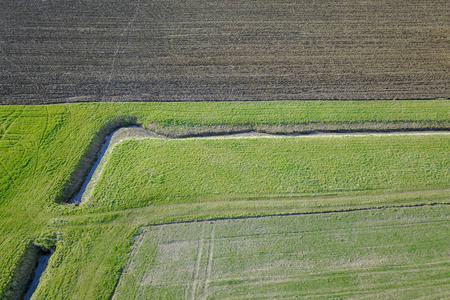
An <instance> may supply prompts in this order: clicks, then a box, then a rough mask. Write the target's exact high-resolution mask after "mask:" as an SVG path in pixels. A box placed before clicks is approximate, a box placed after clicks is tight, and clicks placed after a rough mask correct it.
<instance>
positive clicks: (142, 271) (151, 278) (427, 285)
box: [113, 206, 450, 299]
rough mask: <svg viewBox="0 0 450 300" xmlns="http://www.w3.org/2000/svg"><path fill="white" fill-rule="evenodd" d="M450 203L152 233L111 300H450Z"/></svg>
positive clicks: (147, 234)
mask: <svg viewBox="0 0 450 300" xmlns="http://www.w3.org/2000/svg"><path fill="white" fill-rule="evenodd" d="M449 215H450V207H448V206H445V207H420V208H408V209H405V208H402V209H385V210H376V211H359V212H351V213H349V212H346V213H332V214H317V215H303V216H282V217H266V218H258V219H241V220H222V221H214V222H198V223H189V224H172V225H162V226H152V227H148V228H144V231H143V234H142V235H141V236H139V238H138V239H137V242H136V244H135V246H134V249H133V251H132V253H131V255H130V260H129V263H128V265H127V267H126V268H125V270H124V274H123V275H122V277H121V279H120V282H119V284H118V287H117V289H116V293H115V296H114V297H113V299H275V298H276V299H285V298H287V299H291V298H302V299H303V298H308V299H310V298H314V299H317V298H319V299H341V298H352V299H353V298H358V299H359V298H364V299H367V298H383V299H416V298H420V297H424V298H440V299H444V298H448V297H449V296H450V291H449V289H448V286H449V285H450V278H449V276H448V275H449V267H450V261H449V255H448V250H449V242H448V231H449V229H450V227H449Z"/></svg>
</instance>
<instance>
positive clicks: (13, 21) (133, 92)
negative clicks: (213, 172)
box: [0, 0, 450, 104]
mask: <svg viewBox="0 0 450 300" xmlns="http://www.w3.org/2000/svg"><path fill="white" fill-rule="evenodd" d="M0 43H1V44H0V104H20V103H27V104H38V103H56V102H80V101H203V100H216V101H222V100H287V99H298V100H319V99H358V100H359V99H360V100H364V99H434V98H450V2H449V1H448V0H368V1H362V0H343V1H330V0H308V1H306V0H274V1H268V0H267V1H266V0H264V1H263V0H260V1H257V0H240V1H239V0H233V1H230V0H212V1H205V0H133V1H108V0H103V1H101V0H91V1H84V0H83V1H82V0H78V1H77V0H66V1H56V0H33V1H23V0H2V1H1V3H0Z"/></svg>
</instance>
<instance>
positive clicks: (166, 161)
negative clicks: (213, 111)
mask: <svg viewBox="0 0 450 300" xmlns="http://www.w3.org/2000/svg"><path fill="white" fill-rule="evenodd" d="M449 149H450V135H443V134H442V135H414V136H404V135H403V136H402V135H392V136H342V137H341V136H331V137H313V136H307V137H284V138H277V137H257V138H236V139H201V138H193V139H182V140H159V139H141V140H129V141H124V142H122V143H119V144H117V145H115V146H114V148H113V150H112V152H111V153H110V155H109V157H105V159H106V161H107V162H106V165H105V168H104V171H103V173H102V174H101V176H100V179H99V181H98V182H97V184H96V186H95V187H94V191H93V193H92V197H91V199H90V200H87V202H88V205H92V206H93V208H94V209H101V210H105V209H111V210H117V209H125V208H132V207H139V206H148V205H151V204H155V203H158V204H162V203H165V204H171V203H193V202H213V201H233V200H249V199H274V203H275V202H276V199H286V198H297V199H298V201H299V202H301V201H302V200H301V198H302V197H305V196H334V197H337V196H340V195H352V194H354V193H357V194H358V195H363V194H368V193H371V194H376V193H380V194H381V193H388V192H405V191H420V190H432V189H446V188H448V187H449V186H450V177H449V176H448V170H450V154H449V152H448V150H449ZM446 193H448V191H446ZM430 200H431V199H430ZM337 201H339V200H337ZM341 201H344V202H345V201H347V199H341ZM324 203H325V201H324ZM336 204H342V203H341V202H338V203H336ZM316 205H317V203H316ZM319 206H320V202H319Z"/></svg>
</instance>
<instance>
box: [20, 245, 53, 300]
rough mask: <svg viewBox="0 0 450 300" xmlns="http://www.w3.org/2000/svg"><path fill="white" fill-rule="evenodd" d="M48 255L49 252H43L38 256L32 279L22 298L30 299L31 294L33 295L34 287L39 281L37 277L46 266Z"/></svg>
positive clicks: (39, 276)
mask: <svg viewBox="0 0 450 300" xmlns="http://www.w3.org/2000/svg"><path fill="white" fill-rule="evenodd" d="M49 257H50V253H47V254H44V255H42V256H41V257H40V258H39V262H38V265H37V268H36V271H35V272H34V276H33V281H32V282H31V284H30V287H29V288H28V290H27V293H26V294H25V297H24V298H23V299H24V300H29V299H31V296H33V293H34V291H35V290H36V287H37V285H38V283H39V279H40V278H41V275H42V273H43V272H44V270H45V267H46V266H47V261H48V259H49Z"/></svg>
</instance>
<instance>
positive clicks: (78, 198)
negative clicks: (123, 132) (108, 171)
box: [69, 126, 137, 204]
mask: <svg viewBox="0 0 450 300" xmlns="http://www.w3.org/2000/svg"><path fill="white" fill-rule="evenodd" d="M134 127H137V126H130V128H134ZM122 128H126V127H121V128H118V129H116V130H114V131H113V132H111V134H110V135H109V136H108V137H107V139H106V141H105V143H104V144H103V146H102V148H101V149H100V153H99V154H98V157H97V160H96V161H95V163H94V165H93V166H92V168H91V170H90V171H89V174H88V176H87V177H86V179H85V180H84V182H83V185H82V186H81V189H80V191H79V192H78V193H77V194H76V195H75V197H73V198H72V200H70V201H69V203H71V204H72V203H80V202H81V198H82V197H83V194H84V192H85V191H86V187H87V185H88V183H89V182H90V181H91V179H92V176H93V175H94V172H95V170H96V169H97V167H98V165H99V164H100V161H101V160H102V157H103V156H104V155H105V152H106V150H107V149H108V146H109V143H110V142H111V138H112V136H113V135H114V133H116V132H117V131H119V130H120V129H122Z"/></svg>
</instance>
